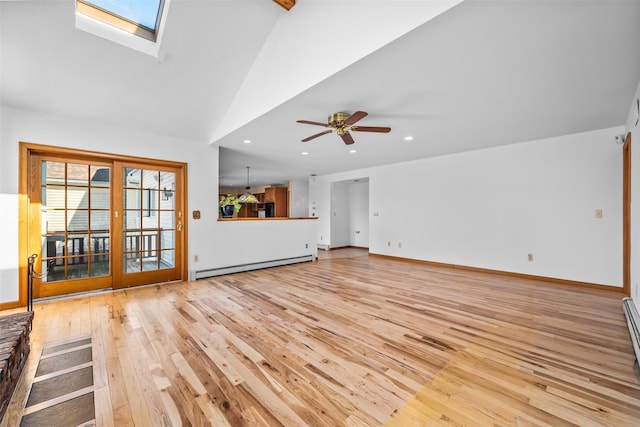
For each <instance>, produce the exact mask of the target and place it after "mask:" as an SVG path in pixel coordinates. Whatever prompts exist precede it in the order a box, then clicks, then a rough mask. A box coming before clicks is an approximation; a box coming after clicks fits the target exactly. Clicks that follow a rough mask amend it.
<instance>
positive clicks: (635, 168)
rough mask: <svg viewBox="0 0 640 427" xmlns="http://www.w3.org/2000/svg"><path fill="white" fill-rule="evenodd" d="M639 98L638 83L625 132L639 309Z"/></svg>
mask: <svg viewBox="0 0 640 427" xmlns="http://www.w3.org/2000/svg"><path fill="white" fill-rule="evenodd" d="M638 98H640V83H638V87H637V88H636V93H635V94H634V96H633V100H632V105H631V108H629V115H628V116H627V123H626V132H625V133H624V136H625V137H626V135H627V132H631V297H632V298H633V301H634V303H635V304H636V308H637V309H638V310H639V311H640V256H639V255H638V254H639V253H640V245H638V244H637V243H636V242H639V240H638V239H640V215H639V214H638V212H639V211H640V202H639V201H640V132H639V130H640V122H639V123H638V124H636V119H635V114H634V107H633V103H635V102H637V101H636V100H637V99H638Z"/></svg>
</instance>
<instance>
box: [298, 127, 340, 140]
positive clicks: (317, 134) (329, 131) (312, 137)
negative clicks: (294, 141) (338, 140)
mask: <svg viewBox="0 0 640 427" xmlns="http://www.w3.org/2000/svg"><path fill="white" fill-rule="evenodd" d="M331 132H333V129H329V130H325V131H324V132H320V133H316V134H315V135H311V136H309V137H307V138H305V139H303V140H302V142H307V141H311V140H312V139H314V138H317V137H319V136H322V135H326V134H328V133H331Z"/></svg>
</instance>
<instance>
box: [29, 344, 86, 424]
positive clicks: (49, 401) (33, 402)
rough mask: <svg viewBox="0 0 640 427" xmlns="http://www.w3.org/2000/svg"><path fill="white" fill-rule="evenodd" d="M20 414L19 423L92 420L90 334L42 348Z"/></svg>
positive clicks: (84, 421) (64, 422)
mask: <svg viewBox="0 0 640 427" xmlns="http://www.w3.org/2000/svg"><path fill="white" fill-rule="evenodd" d="M57 353H60V354H57ZM83 365H84V366H83ZM24 414H25V415H23V416H22V420H21V422H20V425H21V426H50V427H66V426H69V427H76V426H80V425H84V424H87V423H89V424H92V423H94V422H95V404H94V395H93V363H92V348H91V338H85V339H79V340H76V341H73V342H68V343H62V344H56V345H55V346H47V347H45V348H44V349H43V350H42V356H41V358H40V362H39V363H38V369H37V370H36V375H35V378H34V380H33V384H32V385H31V391H30V392H29V398H28V400H27V405H26V407H25V410H24Z"/></svg>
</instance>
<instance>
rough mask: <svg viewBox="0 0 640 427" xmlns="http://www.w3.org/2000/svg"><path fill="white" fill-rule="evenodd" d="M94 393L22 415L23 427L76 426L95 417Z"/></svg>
mask: <svg viewBox="0 0 640 427" xmlns="http://www.w3.org/2000/svg"><path fill="white" fill-rule="evenodd" d="M95 412H96V409H95V407H94V403H93V393H87V394H84V395H82V396H79V397H76V398H75V399H71V400H67V401H66V402H62V403H58V404H57V405H53V406H50V407H48V408H44V409H41V410H39V411H36V412H33V413H31V414H28V415H25V416H24V417H22V421H21V422H20V426H23V427H31V426H34V427H42V426H51V427H54V426H55V427H67V426H68V427H76V426H79V425H81V424H83V423H86V422H88V421H91V420H93V419H94V418H95Z"/></svg>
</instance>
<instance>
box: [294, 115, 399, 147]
mask: <svg viewBox="0 0 640 427" xmlns="http://www.w3.org/2000/svg"><path fill="white" fill-rule="evenodd" d="M367 114H368V113H367V112H366V111H356V112H355V113H353V114H349V113H334V114H332V115H330V116H329V119H328V120H327V121H328V123H320V122H312V121H309V120H296V122H298V123H304V124H307V125H316V126H323V127H326V128H331V129H327V130H325V131H322V132H320V133H317V134H315V135H311V136H310V137H308V138H305V139H303V140H302V142H307V141H311V140H312V139H314V138H317V137H319V136H322V135H326V134H328V133H331V132H336V133H337V134H338V135H339V136H340V138H342V140H343V141H344V143H345V144H347V145H350V144H353V143H354V142H355V141H354V140H353V137H352V136H351V132H380V133H387V132H390V131H391V128H389V127H380V126H357V125H356V122H358V121H359V120H361V119H363V118H364V117H366V116H367Z"/></svg>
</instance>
